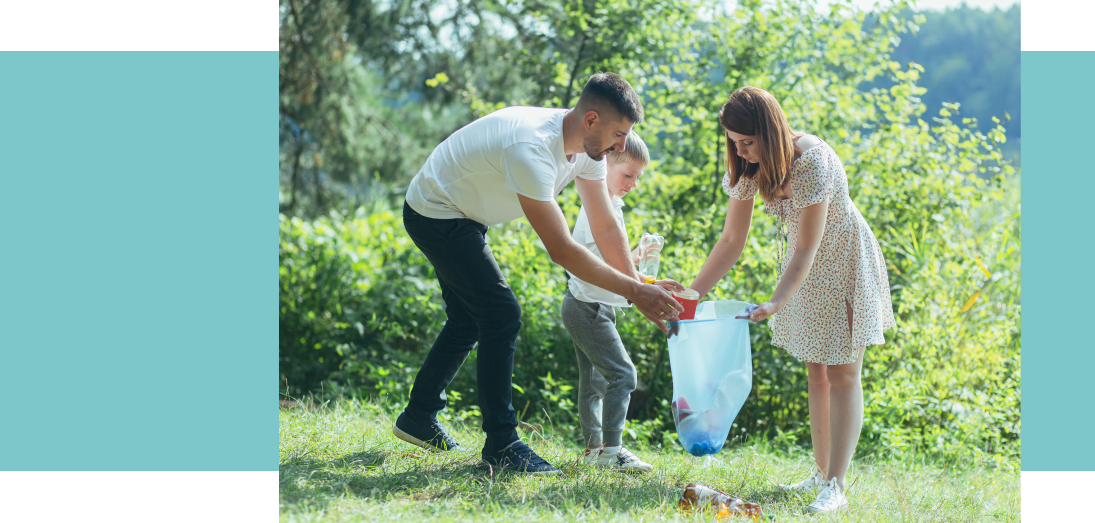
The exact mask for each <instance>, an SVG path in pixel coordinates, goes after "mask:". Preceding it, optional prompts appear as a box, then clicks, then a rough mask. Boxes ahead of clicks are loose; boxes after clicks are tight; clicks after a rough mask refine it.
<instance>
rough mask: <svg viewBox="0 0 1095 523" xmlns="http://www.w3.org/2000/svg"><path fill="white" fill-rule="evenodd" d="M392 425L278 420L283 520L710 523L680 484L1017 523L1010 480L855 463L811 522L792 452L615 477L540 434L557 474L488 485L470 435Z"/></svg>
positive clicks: (671, 453) (777, 500) (858, 513)
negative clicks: (419, 436) (680, 502)
mask: <svg viewBox="0 0 1095 523" xmlns="http://www.w3.org/2000/svg"><path fill="white" fill-rule="evenodd" d="M394 420H395V414H393V412H392V411H391V410H389V409H386V408H384V407H381V406H378V405H376V404H373V403H366V402H357V401H349V400H345V401H341V402H336V403H333V404H324V405H314V404H310V403H309V404H304V405H299V406H295V407H292V408H283V409H282V410H281V411H280V414H279V433H280V446H279V460H280V504H281V521H290V522H310V521H369V522H372V521H407V522H418V521H427V520H428V521H468V522H476V523H481V522H486V521H505V522H540V521H598V522H599V521H629V522H630V521H714V517H713V515H711V514H710V513H708V514H702V513H700V514H686V513H681V512H680V511H679V510H678V509H677V498H678V497H679V496H680V493H681V491H682V490H683V488H684V486H685V485H686V484H688V483H689V482H695V483H701V484H704V485H707V486H709V487H712V488H716V489H718V490H722V491H723V492H727V493H729V494H731V495H734V496H737V497H741V498H743V499H745V500H746V501H751V502H756V503H760V504H761V505H762V506H763V508H764V511H765V513H766V514H771V515H773V516H774V520H775V521H780V522H784V521H786V522H792V521H870V522H887V521H901V522H905V521H1019V471H1018V470H1017V469H1016V470H1002V469H995V470H990V469H984V468H972V469H955V468H946V467H940V466H936V465H932V464H931V463H908V462H896V461H892V460H889V461H877V462H870V460H859V461H857V462H855V463H853V464H852V469H851V471H850V472H849V476H848V485H849V487H848V497H849V501H850V503H851V508H850V509H849V510H846V511H843V512H842V513H840V514H837V515H831V516H810V515H805V514H803V512H802V508H803V507H804V506H805V505H807V504H809V503H810V502H811V501H813V496H812V495H806V494H803V495H795V494H784V493H781V492H779V491H777V490H776V488H775V483H776V482H790V481H797V480H799V479H802V478H803V477H805V475H806V473H807V471H808V469H809V467H810V464H811V462H812V458H810V457H809V456H808V455H807V454H806V453H805V452H801V451H799V452H792V453H790V454H788V453H787V452H783V451H776V450H773V449H770V448H766V447H765V446H763V445H753V446H745V445H737V446H735V447H733V448H726V449H723V451H722V452H720V453H719V454H717V455H716V456H715V457H713V458H712V459H711V460H710V461H709V462H705V460H704V459H701V458H694V457H692V456H689V455H688V454H686V453H685V452H684V451H682V450H681V449H680V448H679V447H678V448H675V449H652V448H643V449H639V448H636V449H635V450H636V451H637V453H638V454H639V455H640V456H641V457H642V458H643V459H645V460H646V461H648V462H650V463H652V464H653V465H654V466H655V472H654V473H652V474H649V475H641V476H639V475H626V474H620V473H614V472H609V471H603V470H591V469H588V468H584V467H580V466H578V465H576V464H575V459H576V458H577V455H578V452H579V449H578V447H577V446H575V444H574V443H572V442H571V438H570V435H561V434H553V433H552V432H551V430H550V428H549V429H548V430H544V428H543V427H539V428H538V430H539V432H537V431H530V432H529V433H528V435H527V436H526V437H525V441H527V442H529V444H530V445H531V446H532V447H533V449H535V450H536V451H537V452H538V453H539V454H540V455H541V456H543V457H544V458H546V459H547V460H548V461H550V462H551V463H552V464H554V465H556V466H557V467H559V468H561V469H562V470H563V475H562V476H556V477H529V476H524V475H517V474H509V473H503V474H495V475H492V474H491V473H490V472H489V470H487V469H484V468H480V467H478V466H477V464H478V462H479V449H481V448H482V444H483V435H482V432H480V431H479V430H478V429H477V428H476V427H474V426H470V425H466V424H456V423H454V424H453V425H452V426H451V427H450V428H451V429H452V430H453V432H454V435H455V437H456V438H457V440H458V441H460V442H461V443H462V444H463V445H465V446H467V447H468V448H470V449H473V450H471V451H469V452H466V453H430V452H426V451H423V450H422V449H418V448H417V447H414V446H411V445H409V444H407V443H404V442H402V441H400V440H397V439H396V438H395V437H394V436H392V434H391V427H392V424H393V422H394ZM523 434H524V433H523ZM625 443H626V442H625Z"/></svg>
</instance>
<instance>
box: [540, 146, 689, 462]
mask: <svg viewBox="0 0 1095 523" xmlns="http://www.w3.org/2000/svg"><path fill="white" fill-rule="evenodd" d="M649 163H650V153H649V152H648V151H647V148H646V144H644V143H643V141H642V139H641V138H639V136H638V135H636V134H635V132H634V131H632V132H631V133H628V135H627V141H626V145H625V147H624V150H623V151H616V150H613V151H611V152H609V153H608V175H607V177H606V179H605V181H606V183H607V185H608V192H609V194H610V195H611V198H612V208H613V214H614V217H615V218H616V221H617V222H618V223H619V225H620V228H621V229H623V230H624V235H625V237H626V234H627V232H626V227H625V226H624V216H623V212H622V211H621V209H622V208H623V205H624V202H623V200H622V198H623V196H624V195H626V194H627V193H628V192H630V191H631V189H633V188H635V186H636V185H637V184H638V181H639V177H641V176H642V175H643V169H644V168H646V166H647V165H648V164H649ZM572 236H573V237H574V240H575V241H576V242H578V243H580V244H582V245H584V246H585V247H586V248H587V249H589V250H590V251H591V252H593V254H595V255H596V256H598V257H601V253H600V250H599V249H598V248H597V243H596V242H594V241H593V235H592V234H591V233H590V226H589V219H588V218H587V217H586V209H585V206H582V209H581V210H580V211H578V219H577V220H576V221H575V223H574V232H573V234H572ZM637 257H638V249H636V250H635V251H634V252H632V262H633V263H634V262H637V261H638V260H637V259H636V258H637ZM568 272H569V271H568ZM657 284H658V285H659V286H661V287H662V288H665V289H666V290H683V287H681V285H680V284H678V283H676V282H673V281H671V280H662V281H659V282H657ZM630 306H631V305H630V303H629V302H628V301H627V299H625V298H624V297H623V296H620V295H618V294H614V293H612V292H610V291H607V290H605V289H602V288H600V287H597V286H594V285H591V284H589V283H587V282H585V281H582V280H581V279H579V278H577V277H576V276H574V274H572V273H571V274H570V283H569V285H568V289H567V294H566V297H564V298H563V306H562V316H563V325H564V326H565V327H566V329H567V331H568V332H569V333H570V337H571V338H573V339H574V352H575V355H576V356H577V358H578V419H579V420H580V421H581V423H582V438H583V440H584V441H585V445H586V450H585V452H584V453H583V455H582V463H583V464H585V465H587V466H591V467H598V468H610V469H614V470H621V471H627V472H640V473H642V472H650V471H651V470H653V469H654V467H653V466H651V465H650V464H649V463H646V462H644V461H643V460H641V459H639V458H638V456H636V455H635V454H632V453H631V452H630V451H629V450H627V449H626V448H624V446H623V430H624V420H625V416H626V414H627V405H628V403H629V402H630V400H631V396H630V395H631V391H633V390H635V382H636V377H635V365H634V364H632V363H631V358H630V357H628V355H627V350H625V349H624V345H623V342H622V341H621V340H620V334H619V333H618V332H616V313H615V311H614V310H613V307H630Z"/></svg>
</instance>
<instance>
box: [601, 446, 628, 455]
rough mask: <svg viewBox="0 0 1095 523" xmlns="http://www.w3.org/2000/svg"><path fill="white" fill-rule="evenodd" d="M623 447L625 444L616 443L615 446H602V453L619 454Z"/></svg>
mask: <svg viewBox="0 0 1095 523" xmlns="http://www.w3.org/2000/svg"><path fill="white" fill-rule="evenodd" d="M622 448H624V446H623V445H616V446H614V447H610V446H608V445H605V446H603V447H601V454H619V453H620V449H622Z"/></svg>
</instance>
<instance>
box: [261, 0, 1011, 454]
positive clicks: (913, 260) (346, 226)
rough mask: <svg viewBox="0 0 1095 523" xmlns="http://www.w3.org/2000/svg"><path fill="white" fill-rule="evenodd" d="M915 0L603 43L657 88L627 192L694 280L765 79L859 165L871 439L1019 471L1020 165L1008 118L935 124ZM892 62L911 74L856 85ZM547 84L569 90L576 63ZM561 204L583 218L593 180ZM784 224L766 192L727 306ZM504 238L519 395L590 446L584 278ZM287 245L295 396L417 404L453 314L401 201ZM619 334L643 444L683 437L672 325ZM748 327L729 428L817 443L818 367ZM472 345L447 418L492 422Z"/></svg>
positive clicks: (501, 249) (739, 19) (741, 18)
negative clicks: (768, 206)
mask: <svg viewBox="0 0 1095 523" xmlns="http://www.w3.org/2000/svg"><path fill="white" fill-rule="evenodd" d="M902 7H903V4H902V5H898V6H895V7H894V9H893V10H890V11H884V12H883V13H881V14H879V15H877V16H876V17H874V18H870V19H868V17H866V15H864V14H863V13H859V12H855V11H850V10H847V9H843V8H838V9H835V10H833V11H832V12H831V13H830V14H828V15H822V14H819V13H817V12H816V11H815V9H814V8H813V6H812V3H810V2H804V1H792V2H785V3H784V4H783V7H782V8H781V9H773V8H771V7H770V6H766V5H764V4H761V3H760V2H752V1H748V2H744V3H743V5H742V6H741V7H740V8H739V9H736V10H735V11H734V12H732V13H731V14H729V15H725V16H724V15H718V16H716V17H714V18H713V19H712V20H709V21H703V20H699V19H698V18H697V17H696V16H695V12H691V14H690V13H689V11H688V10H687V9H680V10H677V11H674V13H675V14H674V15H673V16H667V17H665V19H664V20H647V22H646V24H647V25H643V26H642V30H643V31H647V32H649V33H650V34H649V35H648V36H649V37H650V39H651V40H649V41H651V42H654V44H652V47H651V49H647V51H650V52H649V53H645V54H644V53H642V52H630V51H629V53H630V54H627V55H626V56H624V55H611V54H609V55H607V56H601V57H599V58H598V60H600V61H598V62H597V63H596V64H595V66H596V67H599V68H604V69H608V70H617V71H621V72H624V73H626V74H627V76H628V77H629V78H631V79H632V80H633V84H634V85H635V87H636V89H637V90H638V91H639V92H640V94H641V95H642V96H643V97H644V100H645V108H646V113H647V120H646V122H645V123H644V124H643V125H642V126H641V128H639V129H637V131H638V132H639V133H641V134H642V135H643V136H644V138H645V139H646V140H647V142H648V143H649V144H650V145H651V151H652V154H653V156H654V161H653V163H652V164H651V166H650V167H649V168H648V169H647V174H646V175H645V176H644V178H643V183H642V184H641V185H640V186H639V187H638V188H637V189H635V190H634V191H632V193H631V194H630V195H629V196H628V197H627V199H626V201H627V204H628V207H627V210H626V212H627V215H628V232H629V235H630V236H631V237H632V239H637V238H638V237H639V235H640V234H641V233H642V232H645V231H656V232H658V233H660V234H662V235H663V236H665V237H666V240H667V248H666V250H665V251H664V252H663V260H664V261H663V267H664V268H663V270H662V274H663V275H664V276H666V277H670V278H673V279H676V280H678V281H681V282H682V283H685V284H687V283H689V282H690V281H691V278H692V277H694V276H695V274H696V273H697V272H698V270H699V268H700V266H701V265H702V263H703V261H704V259H705V257H706V255H707V253H708V252H709V251H710V249H711V247H712V246H713V245H714V242H715V241H716V240H717V237H718V234H719V231H720V230H721V227H722V222H723V220H724V218H725V207H726V198H727V197H726V195H725V194H724V193H723V192H722V189H721V187H720V184H719V180H720V178H721V173H722V167H721V164H720V158H722V155H723V154H724V150H723V149H722V148H723V147H724V143H723V139H722V136H721V133H720V131H719V128H718V124H717V122H716V119H715V113H716V111H717V109H718V106H719V105H720V103H721V101H722V100H723V99H724V98H725V96H726V95H727V94H728V93H729V92H730V91H732V90H733V89H735V88H737V87H740V86H741V85H759V86H762V87H765V88H768V89H769V90H771V91H772V92H773V93H774V94H775V95H776V96H777V97H778V98H780V99H781V100H782V101H783V104H784V108H785V110H786V112H787V113H788V116H789V118H790V120H791V123H792V125H793V126H795V127H796V128H799V129H804V130H807V131H809V132H812V133H814V134H817V135H819V136H821V137H822V138H823V139H825V140H826V141H828V142H829V143H830V144H831V145H832V146H833V147H834V149H836V151H837V152H838V154H839V155H840V157H841V158H842V159H843V161H844V163H845V167H846V169H847V172H848V176H849V186H850V190H851V194H852V199H853V201H855V202H856V204H857V206H858V207H859V209H860V211H861V212H862V213H863V215H864V216H865V217H866V219H867V221H868V223H870V224H871V226H872V228H873V229H874V231H875V234H876V236H877V237H878V240H879V243H880V245H881V246H882V249H883V252H884V255H885V257H886V259H887V261H888V262H889V263H890V274H889V275H890V281H891V287H892V295H893V300H894V307H895V314H896V316H897V318H898V325H897V327H896V328H894V329H891V330H890V331H888V332H887V333H886V340H887V343H886V344H885V345H882V346H875V347H870V348H869V349H868V351H867V357H866V362H865V365H864V393H865V400H866V419H865V425H864V431H863V437H862V440H861V441H862V444H861V445H860V451H861V452H863V453H872V454H889V455H896V456H907V455H911V454H924V455H929V456H932V457H933V458H938V459H944V460H989V461H993V462H1002V463H1008V464H1009V466H1010V465H1013V464H1014V463H1015V458H1017V457H1018V454H1019V429H1020V420H1019V382H1020V375H1019V365H1018V362H1019V354H1020V346H1019V313H1020V300H1019V276H1020V262H1019V209H1018V176H1017V175H1014V174H1013V172H1012V168H1011V167H1010V166H1008V165H1007V164H1006V163H1004V162H1003V157H1002V155H1001V153H1000V146H1001V145H1002V144H1003V143H1004V141H1005V136H1004V131H1003V128H1002V127H1001V126H999V125H998V122H994V123H996V125H993V126H991V127H988V128H986V129H985V130H984V131H982V130H980V129H981V128H980V127H979V124H978V122H976V121H974V120H971V119H960V113H959V109H960V108H958V107H957V106H956V105H953V104H951V105H947V106H945V107H943V108H942V109H938V113H937V114H938V116H935V117H931V118H928V119H927V120H925V118H927V116H926V115H925V110H926V108H925V107H924V106H923V105H922V104H921V103H920V99H919V96H920V95H922V94H923V92H924V91H923V89H922V88H920V87H918V86H917V80H918V79H919V74H920V72H921V68H920V67H919V66H917V65H915V64H909V65H908V66H902V65H901V64H897V63H894V62H890V61H889V60H888V56H889V52H890V50H892V45H893V42H894V41H895V40H896V39H897V38H898V36H897V35H898V34H900V33H901V32H903V31H906V30H907V29H909V28H910V27H911V26H914V24H913V23H912V22H910V21H906V20H902V19H900V18H899V17H897V16H895V15H896V13H899V12H900V9H901V8H902ZM568 13H569V12H568ZM571 14H573V13H571ZM571 14H567V15H566V16H571ZM553 16H554V15H553ZM575 16H577V15H575ZM582 23H585V22H582ZM637 27H638V26H637ZM644 45H645V44H644ZM640 51H641V49H640ZM651 53H653V54H651ZM537 63H539V62H537ZM518 66H520V64H518ZM879 75H886V76H887V77H888V78H890V79H891V80H893V82H894V86H893V87H892V88H889V89H885V90H881V89H872V90H871V91H867V92H864V91H860V90H859V86H860V85H863V84H864V82H867V81H870V80H872V79H874V78H875V77H877V76H879ZM545 81H548V82H557V83H560V85H565V83H566V81H567V76H566V75H564V76H561V77H558V78H555V79H549V80H545ZM469 103H470V104H471V105H472V107H473V108H476V107H478V108H480V109H483V110H485V109H484V108H485V107H487V106H486V105H484V104H483V103H482V101H481V100H477V99H475V98H474V97H471V99H470V101H469ZM554 103H556V104H557V103H561V102H560V101H559V100H555V102H554ZM1005 180H1010V181H1009V182H1007V183H1005ZM559 202H560V204H561V206H562V207H563V210H564V213H565V214H566V215H567V216H568V217H569V219H573V218H574V217H575V216H576V215H577V210H578V199H577V195H576V193H575V191H573V190H567V191H564V193H563V194H562V195H561V196H560V198H559ZM774 230H775V224H774V223H773V222H772V221H771V220H770V219H768V218H767V217H766V216H765V215H764V214H763V212H762V208H761V206H760V204H759V203H758V206H757V208H756V210H755V211H754V224H753V226H752V230H751V234H750V237H749V240H748V244H747V246H746V249H745V253H744V254H743V256H742V259H741V260H740V261H739V262H738V264H737V265H736V266H735V267H734V268H733V269H732V270H731V271H730V274H728V275H727V277H726V278H724V279H723V280H722V281H721V282H720V283H719V285H718V286H717V287H716V288H715V289H714V290H713V295H712V296H711V297H712V298H715V299H726V298H737V299H742V300H747V301H753V302H759V301H764V300H766V299H768V298H769V297H770V295H771V292H772V291H773V289H774V288H775V285H776V265H775V256H774V252H775V251H774V249H775V244H774V241H773V240H774V237H775V234H774ZM489 242H490V245H491V249H492V250H493V251H494V253H495V256H496V257H497V259H498V262H499V264H500V265H501V267H502V268H503V271H504V272H505V274H506V278H507V280H508V281H509V283H510V286H511V287H512V288H513V290H514V292H515V293H516V294H517V297H518V299H519V301H520V303H521V306H522V310H523V322H522V328H521V332H520V336H519V338H518V342H517V356H516V358H515V367H514V399H513V404H514V407H515V408H516V409H517V412H518V414H519V415H520V416H521V419H523V420H526V421H533V422H539V423H548V422H550V423H552V424H554V425H556V427H558V428H563V429H564V430H570V432H571V433H572V434H574V435H575V437H576V438H577V437H578V431H577V430H576V426H577V419H576V415H575V411H574V398H575V396H576V391H575V390H574V389H575V384H576V381H577V369H576V366H575V361H574V352H573V347H572V345H571V342H570V339H569V337H568V336H567V334H566V332H565V329H563V327H562V325H561V322H560V319H559V313H558V308H559V305H560V303H561V297H562V295H563V293H564V292H565V289H566V274H565V272H564V271H563V270H562V268H561V267H558V266H556V265H553V264H552V263H551V262H550V259H549V257H548V255H547V253H546V252H545V250H544V248H543V246H542V244H541V243H540V242H539V240H538V239H537V238H536V235H535V234H534V233H533V231H532V230H531V228H530V227H529V225H528V223H527V221H525V220H517V221H514V222H511V223H509V224H506V225H503V226H500V227H494V228H492V229H491V231H490V232H489ZM280 253H281V267H280V276H279V282H280V289H281V296H280V301H281V309H280V319H281V329H282V331H281V358H282V365H281V371H282V377H283V380H285V382H287V383H283V384H282V387H283V389H287V390H288V392H289V393H290V394H294V395H299V394H302V393H304V392H306V391H312V392H320V391H322V390H326V391H327V393H333V394H348V395H359V396H364V395H378V396H390V397H392V398H393V399H396V400H399V401H403V400H405V398H406V394H407V392H408V391H409V388H410V385H411V383H412V380H413V377H414V372H415V371H416V370H417V368H418V366H419V365H420V364H421V362H422V361H423V359H424V357H425V353H426V351H427V350H428V349H429V345H430V343H432V341H433V339H434V338H435V337H436V335H437V333H438V332H439V330H440V327H441V325H442V321H443V319H444V314H443V303H442V301H441V299H440V295H439V292H438V290H437V284H436V280H435V279H434V278H433V274H432V269H431V268H430V266H429V264H428V263H427V262H426V260H425V258H424V257H423V256H422V255H421V254H420V253H419V252H418V251H417V249H415V248H414V246H413V244H412V243H411V242H410V241H409V239H408V238H407V237H406V234H405V232H404V230H403V228H402V225H401V223H400V221H399V218H398V217H397V216H396V215H395V214H394V213H392V212H391V211H388V210H383V209H380V210H374V211H370V212H366V211H364V210H359V211H358V212H357V214H356V215H354V216H353V217H342V216H339V215H337V214H336V215H332V216H330V217H328V218H321V219H319V220H316V221H314V222H311V223H308V222H302V221H300V220H298V219H295V218H294V219H289V218H285V217H282V218H281V219H280ZM619 327H620V332H621V335H622V337H623V339H624V342H625V344H626V346H627V347H628V350H629V351H630V353H631V356H632V359H633V360H634V362H635V364H636V366H637V367H638V369H639V374H640V376H639V377H640V380H641V381H642V382H643V384H644V385H645V386H646V387H647V389H646V392H645V394H644V395H643V396H642V397H641V398H640V397H638V396H637V397H636V400H637V401H636V405H635V407H636V409H635V410H636V412H635V419H634V420H633V421H632V422H631V423H630V424H629V430H630V437H632V438H635V439H637V440H639V441H643V442H646V443H648V444H652V445H662V444H665V443H669V444H672V441H673V439H674V435H673V432H672V431H673V424H672V420H671V419H670V416H669V408H668V401H669V400H670V394H671V392H672V376H671V374H670V372H669V360H668V355H667V354H666V350H665V347H666V345H665V339H664V336H663V335H662V334H661V333H660V332H659V331H658V330H657V329H656V328H654V327H653V326H652V325H651V324H650V323H649V322H647V321H646V320H645V319H644V318H643V317H642V316H641V315H640V314H638V313H637V312H633V311H630V310H628V311H625V312H623V314H622V315H621V316H620V319H619ZM751 336H752V342H753V364H754V379H753V381H754V388H753V392H752V394H751V396H750V398H749V399H748V400H747V402H746V404H745V406H744V407H743V409H742V411H741V413H740V414H739V416H738V418H737V420H736V423H735V427H734V429H733V432H732V434H731V436H732V437H733V438H734V439H735V440H738V441H740V440H742V439H748V438H764V439H767V440H769V441H772V442H775V443H777V444H785V445H804V444H808V442H809V426H808V424H807V419H808V417H807V401H806V373H805V368H804V366H803V365H802V364H801V363H800V362H798V361H797V360H795V359H794V358H791V357H790V356H788V355H787V354H786V352H785V351H783V349H780V348H778V347H773V346H772V345H771V343H770V340H771V334H770V332H769V330H768V328H767V326H766V325H765V324H761V325H755V326H754V327H753V328H752V333H751ZM474 358H475V355H474V353H473V354H472V356H471V357H470V358H469V360H468V361H467V362H466V363H465V365H464V367H463V368H462V369H461V371H460V373H458V375H457V376H456V378H455V380H454V381H453V384H452V386H451V387H450V391H451V395H450V398H451V402H450V407H451V414H450V415H455V416H459V417H464V418H468V419H474V418H475V417H476V416H477V411H476V408H475V403H476V395H475V390H476V389H475V379H474V376H475V359H474Z"/></svg>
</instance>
